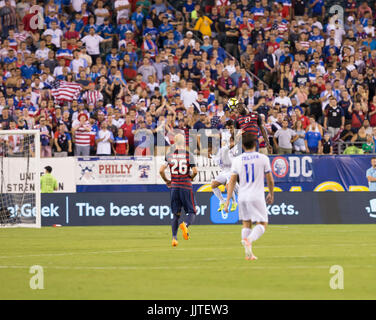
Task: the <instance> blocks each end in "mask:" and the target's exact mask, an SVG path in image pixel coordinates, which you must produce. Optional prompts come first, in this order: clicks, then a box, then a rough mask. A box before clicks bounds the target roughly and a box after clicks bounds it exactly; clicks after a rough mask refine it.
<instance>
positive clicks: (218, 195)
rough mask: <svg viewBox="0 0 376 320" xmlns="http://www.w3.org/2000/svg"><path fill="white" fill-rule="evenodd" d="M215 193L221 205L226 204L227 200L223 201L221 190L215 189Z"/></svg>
mask: <svg viewBox="0 0 376 320" xmlns="http://www.w3.org/2000/svg"><path fill="white" fill-rule="evenodd" d="M213 193H214V194H215V196H216V197H217V198H218V199H219V202H220V203H225V199H223V196H222V192H221V190H219V188H214V189H213Z"/></svg>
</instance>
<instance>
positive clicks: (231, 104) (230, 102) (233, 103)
mask: <svg viewBox="0 0 376 320" xmlns="http://www.w3.org/2000/svg"><path fill="white" fill-rule="evenodd" d="M238 103H239V101H238V99H236V98H230V99H228V101H227V106H228V107H229V108H230V109H234V108H235V107H236V105H237V104H238Z"/></svg>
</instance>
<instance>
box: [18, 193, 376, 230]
mask: <svg viewBox="0 0 376 320" xmlns="http://www.w3.org/2000/svg"><path fill="white" fill-rule="evenodd" d="M196 200H197V203H196V204H197V206H196V209H197V216H196V219H195V224H197V225H208V224H237V223H240V221H239V216H238V210H236V211H233V212H229V213H225V212H221V211H219V212H218V206H219V203H218V200H216V197H215V196H214V195H213V194H212V193H208V192H202V193H197V194H196ZM20 209H21V214H22V215H23V216H24V217H30V215H32V214H33V210H31V204H27V203H25V204H24V206H22V208H20ZM267 212H268V216H269V223H271V224H342V223H344V224H359V223H365V224H369V223H376V192H350V193H347V192H326V193H322V192H305V193H297V192H278V193H275V201H274V203H273V204H272V205H268V206H267ZM41 214H42V225H43V226H52V225H53V224H61V225H62V226H93V225H103V226H106V225H169V224H170V223H171V219H172V214H171V209H170V194H169V193H168V192H164V193H161V192H151V193H148V194H147V196H145V193H144V194H142V193H85V194H82V193H81V194H78V193H67V194H43V195H42V208H41Z"/></svg>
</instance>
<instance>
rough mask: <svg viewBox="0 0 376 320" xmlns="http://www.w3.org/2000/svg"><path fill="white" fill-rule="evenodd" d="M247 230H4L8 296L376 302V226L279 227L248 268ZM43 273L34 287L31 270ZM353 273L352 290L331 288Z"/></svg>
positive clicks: (348, 281) (1, 293)
mask: <svg viewBox="0 0 376 320" xmlns="http://www.w3.org/2000/svg"><path fill="white" fill-rule="evenodd" d="M240 229H241V226H240V225H228V226H219V225H211V226H192V227H191V239H190V240H188V241H185V240H183V239H182V237H181V234H180V233H179V246H178V247H177V248H172V247H171V241H170V227H169V226H157V227H156V226H154V227H152V226H121V227H119V226H110V227H62V228H52V227H44V228H42V229H39V230H38V229H0V243H1V246H0V299H136V300H137V299H144V300H149V299H153V300H154V299H162V300H165V299H166V300H172V299H178V300H180V299H182V300H185V299H194V300H202V299H203V300H204V299H215V300H216V299H225V300H232V299H241V300H252V299H375V298H376V225H286V226H278V225H270V226H269V229H268V230H267V231H266V233H265V234H264V235H263V236H262V237H261V238H260V240H258V241H257V242H256V243H255V245H254V253H255V255H256V256H258V258H259V260H257V261H246V260H245V259H244V250H243V247H242V246H241V244H240ZM33 265H39V266H42V267H43V276H44V281H43V284H44V289H43V290H38V289H37V290H32V289H31V288H30V279H31V277H33V274H32V273H30V267H31V266H33ZM333 265H339V266H341V267H342V268H343V271H344V272H343V279H344V289H343V290H341V289H337V290H333V289H331V287H330V285H329V283H330V280H331V278H332V277H333V276H335V274H331V273H330V272H329V271H330V268H331V267H332V266H333Z"/></svg>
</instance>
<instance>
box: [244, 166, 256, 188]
mask: <svg viewBox="0 0 376 320" xmlns="http://www.w3.org/2000/svg"><path fill="white" fill-rule="evenodd" d="M244 166H245V176H246V179H247V183H248V182H249V170H248V169H249V168H248V164H245V165H244ZM251 170H252V182H255V164H254V163H252V164H251Z"/></svg>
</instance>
